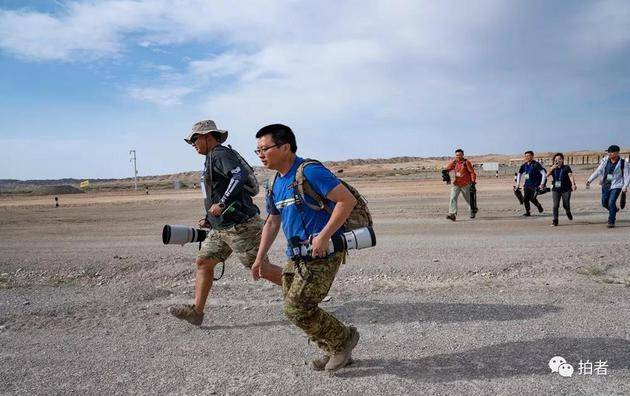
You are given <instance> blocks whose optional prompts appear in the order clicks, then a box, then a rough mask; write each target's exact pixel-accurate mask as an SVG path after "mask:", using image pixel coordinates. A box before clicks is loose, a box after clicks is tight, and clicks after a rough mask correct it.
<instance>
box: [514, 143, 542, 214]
mask: <svg viewBox="0 0 630 396" xmlns="http://www.w3.org/2000/svg"><path fill="white" fill-rule="evenodd" d="M521 179H522V180H524V183H523V190H524V194H523V195H524V204H525V213H524V214H523V216H531V213H530V202H531V203H533V204H534V206H536V209H538V212H539V213H542V212H543V210H544V209H543V207H542V205H541V204H540V202H538V199H537V195H538V191H539V190H540V189H542V188H544V186H545V180H547V173H546V172H545V168H543V166H542V165H541V164H540V162H538V161H534V152H533V151H526V152H525V161H524V163H523V165H521V168H520V169H519V170H518V174H517V175H516V185H515V186H514V190H517V189H519V188H520V187H521Z"/></svg>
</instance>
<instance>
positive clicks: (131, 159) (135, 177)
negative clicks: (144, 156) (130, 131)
mask: <svg viewBox="0 0 630 396" xmlns="http://www.w3.org/2000/svg"><path fill="white" fill-rule="evenodd" d="M129 155H130V156H131V157H129V162H133V189H134V190H137V189H138V168H136V150H129Z"/></svg>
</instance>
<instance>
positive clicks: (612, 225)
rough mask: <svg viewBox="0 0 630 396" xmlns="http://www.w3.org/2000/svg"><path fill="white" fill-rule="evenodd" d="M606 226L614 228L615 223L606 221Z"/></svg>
mask: <svg viewBox="0 0 630 396" xmlns="http://www.w3.org/2000/svg"><path fill="white" fill-rule="evenodd" d="M606 228H615V223H608V224H607V225H606Z"/></svg>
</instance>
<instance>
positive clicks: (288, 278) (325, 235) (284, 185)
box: [252, 124, 359, 371]
mask: <svg viewBox="0 0 630 396" xmlns="http://www.w3.org/2000/svg"><path fill="white" fill-rule="evenodd" d="M256 139H257V149H256V154H257V155H258V157H259V158H260V160H261V162H262V164H263V165H264V166H265V167H266V168H268V169H272V170H276V171H277V174H276V177H275V179H274V181H273V184H272V185H271V186H270V187H269V188H268V192H267V212H268V213H269V216H268V218H267V221H266V223H265V226H264V227H263V232H262V238H261V240H260V247H259V248H258V256H257V257H256V262H255V263H254V266H253V267H252V272H253V275H254V278H257V277H259V276H260V274H259V273H257V272H256V271H258V268H260V267H262V265H263V262H264V257H265V255H266V254H267V252H268V251H269V249H270V247H271V245H272V244H273V241H274V240H275V239H276V236H277V235H278V231H279V230H280V227H281V226H282V231H283V232H284V235H285V236H286V238H287V241H288V242H289V246H288V247H287V256H288V257H289V258H290V259H292V260H290V261H288V263H287V265H286V266H285V267H284V270H283V271H282V290H283V295H284V312H285V314H286V316H287V318H288V319H289V321H290V322H291V323H293V324H294V325H296V326H297V327H299V328H300V329H302V330H303V331H304V332H305V333H306V334H307V335H308V337H309V339H310V340H311V341H313V342H315V343H316V344H317V346H318V347H319V348H321V349H322V350H323V351H324V356H323V357H321V358H318V359H315V360H313V364H312V368H313V369H314V370H324V369H325V370H327V371H335V370H338V369H340V368H342V367H345V366H346V365H347V364H348V363H350V361H351V358H352V350H353V349H354V347H355V346H356V345H357V343H358V341H359V332H358V331H357V329H356V328H355V327H353V326H346V325H344V324H343V323H342V322H340V321H339V320H338V319H337V318H335V317H334V316H333V315H332V314H330V313H328V312H326V311H324V310H323V309H321V308H320V307H319V306H318V304H319V303H320V302H321V301H322V299H323V298H324V297H325V296H326V295H327V294H328V291H329V289H330V287H331V285H332V283H333V281H334V279H335V275H336V274H337V270H338V269H339V266H340V265H341V263H342V261H344V258H345V254H346V253H345V252H336V253H335V252H328V241H329V240H330V238H331V237H332V236H333V235H339V234H341V233H342V232H343V224H344V222H345V221H346V219H347V218H348V216H349V215H350V213H351V211H352V209H353V208H354V206H355V205H356V204H357V199H356V198H355V197H354V196H353V195H352V193H351V192H350V191H349V190H348V189H347V188H346V187H345V186H344V185H343V184H341V182H340V181H339V180H338V179H337V178H336V177H335V176H334V175H333V174H332V173H331V172H330V171H329V170H328V169H326V168H325V167H324V166H323V165H321V164H319V163H317V164H311V165H308V166H305V167H304V169H303V171H304V176H305V178H306V179H307V180H308V184H309V185H310V187H311V188H312V189H313V190H315V192H316V193H317V194H319V196H321V197H325V198H326V203H325V204H326V205H328V208H329V209H331V213H330V214H328V212H329V211H328V210H314V209H313V208H311V207H310V205H309V204H312V205H316V204H317V203H316V202H315V201H314V200H312V199H311V197H309V196H308V195H307V194H300V193H299V192H298V186H297V184H296V172H297V169H298V166H299V165H300V164H301V163H302V162H304V159H302V158H300V157H298V156H297V155H296V151H297V144H296V140H295V135H294V134H293V131H292V130H291V128H289V127H288V126H286V125H282V124H272V125H268V126H266V127H264V128H262V129H260V130H259V131H258V132H257V133H256ZM305 200H308V201H305ZM307 202H308V204H307ZM296 240H297V241H302V243H308V242H309V241H310V248H311V253H310V255H309V256H306V257H300V256H299V253H297V254H296V253H295V250H294V249H292V248H296V247H297V248H298V249H297V252H300V249H299V246H294V245H295V241H296Z"/></svg>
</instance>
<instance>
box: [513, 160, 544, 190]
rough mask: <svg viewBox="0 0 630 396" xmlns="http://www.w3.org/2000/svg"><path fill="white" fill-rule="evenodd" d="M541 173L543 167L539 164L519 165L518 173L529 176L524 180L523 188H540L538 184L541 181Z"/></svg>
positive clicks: (534, 162)
mask: <svg viewBox="0 0 630 396" xmlns="http://www.w3.org/2000/svg"><path fill="white" fill-rule="evenodd" d="M541 171H543V167H542V165H540V162H537V161H532V162H531V163H529V164H523V165H521V168H520V169H519V170H518V173H521V174H523V173H524V174H525V175H529V177H528V178H527V179H526V180H525V187H528V188H533V189H536V188H538V186H540V182H541V181H542V174H541V173H540V172H541Z"/></svg>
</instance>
